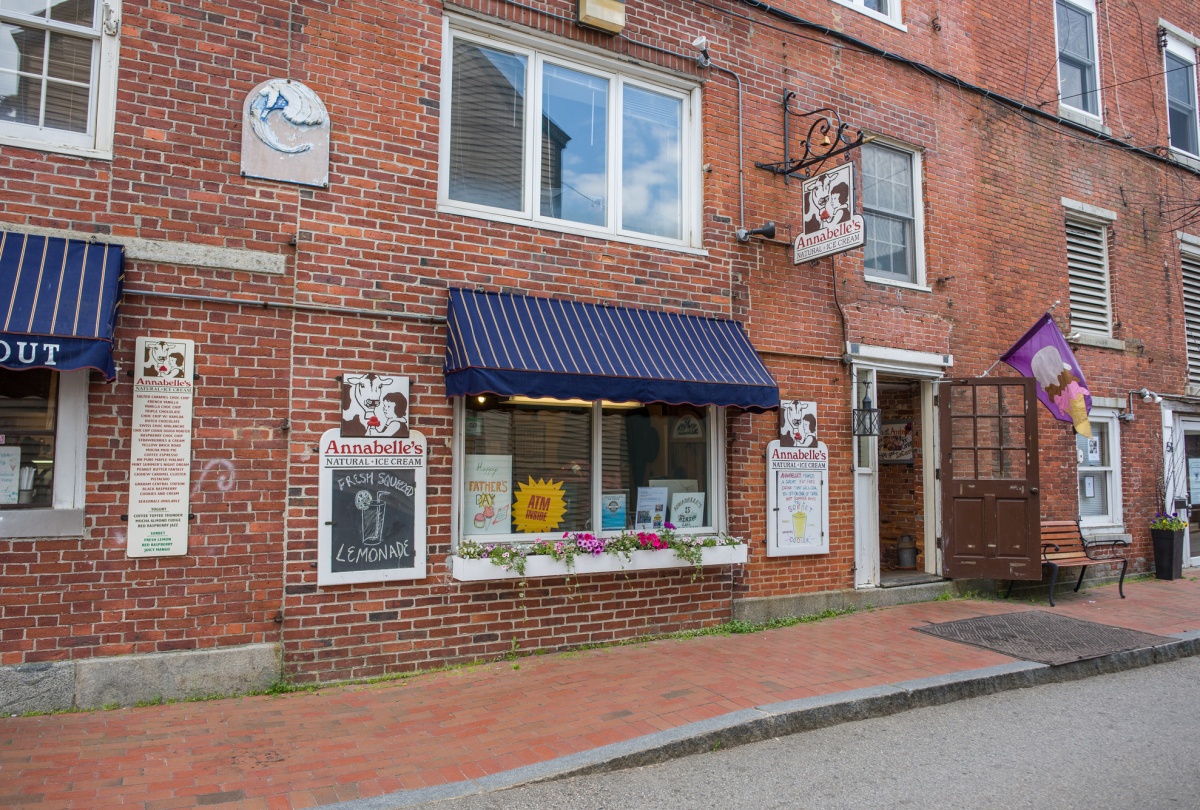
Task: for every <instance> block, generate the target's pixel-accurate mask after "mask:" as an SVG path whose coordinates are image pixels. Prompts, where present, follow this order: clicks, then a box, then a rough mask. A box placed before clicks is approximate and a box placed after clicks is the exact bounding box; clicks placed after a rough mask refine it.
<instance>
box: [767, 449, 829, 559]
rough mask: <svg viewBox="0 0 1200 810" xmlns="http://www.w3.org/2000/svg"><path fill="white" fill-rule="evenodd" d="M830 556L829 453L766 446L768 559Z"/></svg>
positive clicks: (822, 450)
mask: <svg viewBox="0 0 1200 810" xmlns="http://www.w3.org/2000/svg"><path fill="white" fill-rule="evenodd" d="M828 553H829V450H828V448H826V446H825V443H824V442H816V443H815V444H814V445H813V446H810V447H781V446H780V442H779V440H775V441H772V442H771V443H770V444H768V445H767V556H768V557H782V556H791V555H798V554H828Z"/></svg>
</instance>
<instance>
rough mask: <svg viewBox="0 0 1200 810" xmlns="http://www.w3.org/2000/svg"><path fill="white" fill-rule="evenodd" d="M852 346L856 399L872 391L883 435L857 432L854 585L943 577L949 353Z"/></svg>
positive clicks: (873, 585) (909, 582)
mask: <svg viewBox="0 0 1200 810" xmlns="http://www.w3.org/2000/svg"><path fill="white" fill-rule="evenodd" d="M851 354H852V356H856V360H857V361H856V363H855V365H854V375H853V380H854V385H853V392H852V399H853V402H852V407H853V408H860V407H861V405H862V402H863V397H864V396H867V397H869V398H870V399H871V400H872V402H873V404H874V406H875V407H877V408H878V409H879V423H880V425H879V427H880V430H879V435H878V436H856V437H855V438H854V523H855V526H854V529H855V576H854V584H855V587H856V588H878V587H884V588H887V587H897V586H903V585H915V584H920V583H925V582H933V581H937V580H940V579H941V577H940V576H939V574H940V565H941V563H940V560H939V558H938V553H937V527H938V491H937V480H936V478H935V474H936V473H935V471H936V467H937V464H936V460H937V454H936V446H937V444H936V442H937V435H936V434H937V430H936V427H937V410H936V408H935V407H934V388H935V385H936V381H937V380H938V379H939V378H940V377H941V376H942V368H943V367H945V366H947V365H949V361H950V358H949V357H944V356H942V355H931V354H926V353H923V352H911V351H904V350H900V349H886V348H882V347H869V346H855V345H852V346H851ZM859 358H861V359H859Z"/></svg>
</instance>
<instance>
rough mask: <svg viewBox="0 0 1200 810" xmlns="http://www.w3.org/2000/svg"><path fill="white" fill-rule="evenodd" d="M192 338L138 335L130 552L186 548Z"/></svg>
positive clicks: (161, 553)
mask: <svg viewBox="0 0 1200 810" xmlns="http://www.w3.org/2000/svg"><path fill="white" fill-rule="evenodd" d="M195 351H196V344H195V342H194V341H191V340H184V339H181V338H154V337H140V338H138V339H137V348H136V354H135V355H134V357H135V358H136V364H135V366H134V377H133V423H132V430H131V443H130V460H129V528H128V530H127V538H128V540H127V543H128V545H127V551H126V553H127V554H128V555H129V556H130V557H169V556H179V555H181V554H186V553H187V545H188V509H189V503H190V489H191V471H192V401H193V399H194V397H195V393H196V383H195V380H194V379H193V377H194V373H193V372H194V368H195Z"/></svg>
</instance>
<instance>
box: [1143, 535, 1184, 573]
mask: <svg viewBox="0 0 1200 810" xmlns="http://www.w3.org/2000/svg"><path fill="white" fill-rule="evenodd" d="M1150 539H1151V540H1153V541H1154V576H1156V577H1157V578H1159V579H1179V578H1180V577H1181V576H1183V530H1182V529H1180V530H1179V531H1177V532H1175V531H1171V530H1170V529H1151V530H1150Z"/></svg>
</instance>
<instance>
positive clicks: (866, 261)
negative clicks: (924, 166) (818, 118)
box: [862, 141, 924, 284]
mask: <svg viewBox="0 0 1200 810" xmlns="http://www.w3.org/2000/svg"><path fill="white" fill-rule="evenodd" d="M920 177H921V170H920V157H919V156H918V154H917V153H916V152H910V151H908V150H905V149H900V148H897V147H893V146H884V145H882V144H880V143H879V142H878V141H876V142H872V143H868V144H865V145H864V146H863V147H862V187H863V224H864V225H865V226H866V232H867V233H866V246H865V251H864V253H863V265H864V267H865V270H866V274H867V276H868V277H871V278H874V279H876V280H879V281H893V282H900V283H908V284H923V283H924V278H923V268H922V267H921V264H922V262H921V228H920V222H921V217H920V214H921V207H920V186H919V180H920Z"/></svg>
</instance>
